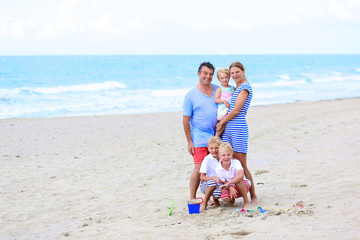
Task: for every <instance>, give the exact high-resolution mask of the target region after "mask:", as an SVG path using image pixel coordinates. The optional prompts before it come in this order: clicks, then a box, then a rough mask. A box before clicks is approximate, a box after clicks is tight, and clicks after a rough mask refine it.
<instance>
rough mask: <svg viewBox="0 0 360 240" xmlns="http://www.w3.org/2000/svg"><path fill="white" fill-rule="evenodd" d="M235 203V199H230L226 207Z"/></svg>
mask: <svg viewBox="0 0 360 240" xmlns="http://www.w3.org/2000/svg"><path fill="white" fill-rule="evenodd" d="M234 204H235V199H230V201H229V203H228V205H227V206H228V207H233V206H234Z"/></svg>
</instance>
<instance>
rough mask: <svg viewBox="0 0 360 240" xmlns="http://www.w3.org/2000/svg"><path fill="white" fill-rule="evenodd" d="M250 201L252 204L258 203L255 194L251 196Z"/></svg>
mask: <svg viewBox="0 0 360 240" xmlns="http://www.w3.org/2000/svg"><path fill="white" fill-rule="evenodd" d="M251 203H253V204H259V201H258V199H257V196H251Z"/></svg>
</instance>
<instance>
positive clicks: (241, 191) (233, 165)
mask: <svg viewBox="0 0 360 240" xmlns="http://www.w3.org/2000/svg"><path fill="white" fill-rule="evenodd" d="M233 153H234V150H233V148H232V147H231V145H230V144H229V143H222V144H221V145H220V146H219V158H220V162H219V164H218V165H217V166H216V168H215V172H216V175H217V176H218V177H219V178H220V180H221V181H222V182H223V183H224V184H223V185H221V186H220V188H219V189H220V191H221V200H223V201H224V202H227V203H228V207H232V206H234V203H235V198H239V197H243V198H244V208H245V209H247V208H250V207H251V205H250V203H249V200H248V197H247V192H248V191H249V189H250V185H251V182H250V181H249V180H248V179H246V178H245V176H244V170H243V168H242V167H241V163H240V161H239V160H237V159H233Z"/></svg>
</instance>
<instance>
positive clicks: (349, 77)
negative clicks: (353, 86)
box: [312, 75, 360, 83]
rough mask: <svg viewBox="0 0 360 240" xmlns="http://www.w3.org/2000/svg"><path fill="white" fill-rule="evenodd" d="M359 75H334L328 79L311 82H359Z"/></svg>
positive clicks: (317, 79) (321, 78) (322, 78)
mask: <svg viewBox="0 0 360 240" xmlns="http://www.w3.org/2000/svg"><path fill="white" fill-rule="evenodd" d="M359 80H360V75H346V76H342V75H336V76H328V77H320V78H313V79H312V81H313V82H315V83H330V82H343V81H359Z"/></svg>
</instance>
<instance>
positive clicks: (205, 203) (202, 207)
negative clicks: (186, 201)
mask: <svg viewBox="0 0 360 240" xmlns="http://www.w3.org/2000/svg"><path fill="white" fill-rule="evenodd" d="M215 188H216V186H212V187H208V188H206V192H205V196H204V202H203V203H202V204H201V206H200V211H204V210H206V207H207V203H208V201H209V199H210V197H211V195H212V192H213V191H214V190H215Z"/></svg>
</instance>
